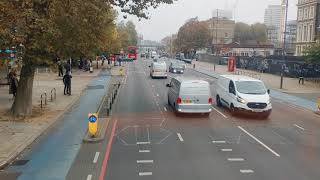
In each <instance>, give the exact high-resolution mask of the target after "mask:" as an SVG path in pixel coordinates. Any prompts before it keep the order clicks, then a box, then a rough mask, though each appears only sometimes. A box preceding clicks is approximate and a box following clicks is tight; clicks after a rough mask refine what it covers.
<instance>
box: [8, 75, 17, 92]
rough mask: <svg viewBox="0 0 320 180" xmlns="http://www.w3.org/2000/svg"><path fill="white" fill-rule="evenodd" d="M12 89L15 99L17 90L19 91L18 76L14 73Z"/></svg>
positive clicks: (11, 83)
mask: <svg viewBox="0 0 320 180" xmlns="http://www.w3.org/2000/svg"><path fill="white" fill-rule="evenodd" d="M10 81H11V82H10V88H11V92H12V94H13V97H14V98H15V97H16V96H17V90H18V79H17V74H16V73H13V74H12V77H11V80H10Z"/></svg>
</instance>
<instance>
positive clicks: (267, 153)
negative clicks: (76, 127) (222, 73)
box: [68, 59, 320, 180]
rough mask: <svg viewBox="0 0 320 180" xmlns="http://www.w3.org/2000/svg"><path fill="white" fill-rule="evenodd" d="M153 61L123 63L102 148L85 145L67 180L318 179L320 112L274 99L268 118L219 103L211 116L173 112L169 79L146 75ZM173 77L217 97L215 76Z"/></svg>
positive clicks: (193, 74)
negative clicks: (206, 85) (199, 83)
mask: <svg viewBox="0 0 320 180" xmlns="http://www.w3.org/2000/svg"><path fill="white" fill-rule="evenodd" d="M150 63H151V61H150V60H141V59H140V60H138V61H136V62H133V63H130V64H127V77H126V78H125V80H124V82H125V84H124V85H123V86H122V88H121V90H120V96H119V98H118V102H117V103H116V107H115V109H114V113H113V117H112V121H111V122H110V124H109V128H108V131H107V137H108V138H107V139H106V140H105V141H104V142H102V143H101V144H99V145H83V147H82V149H83V150H80V153H79V154H78V157H77V159H78V160H76V161H75V162H74V164H73V168H71V171H69V174H68V179H87V180H88V179H99V180H102V179H108V180H120V179H121V180H123V179H132V180H140V179H159V180H160V179H161V180H162V179H168V180H170V179H172V180H174V179H186V180H194V179H204V180H205V179H228V180H233V179H234V180H239V179H246V180H248V179H252V180H257V179H259V180H261V179H268V180H270V179H281V180H286V179H288V180H289V179H290V180H292V179H296V180H301V179H304V180H309V179H310V180H311V179H313V180H316V179H318V178H319V177H320V172H319V171H318V166H319V165H320V156H319V153H320V151H319V150H320V149H319V145H320V141H318V139H319V137H320V133H319V130H318V129H319V126H320V121H319V116H317V115H315V114H313V113H312V112H309V111H307V110H303V109H300V108H297V107H294V106H291V105H289V104H286V103H284V102H280V101H277V100H275V99H273V100H272V104H273V112H272V115H271V116H270V118H269V119H268V120H257V119H254V118H249V119H248V118H247V117H232V116H231V115H230V113H229V112H228V110H226V109H221V108H218V107H216V106H214V111H213V113H211V115H210V117H209V118H206V117H201V116H191V117H190V116H189V117H177V116H176V115H175V114H174V113H173V112H172V109H171V108H170V107H169V106H168V104H167V87H166V86H165V85H166V83H168V82H169V81H170V78H169V79H167V80H166V79H151V78H150V77H149V69H148V65H150ZM170 76H171V77H174V76H192V77H196V78H199V79H205V80H207V81H209V82H210V84H211V90H212V96H213V97H215V83H216V79H214V78H211V77H209V76H206V75H203V74H200V73H197V72H195V71H193V70H191V69H187V71H186V72H185V74H184V75H175V74H170ZM97 153H98V154H99V158H98V159H97V158H96V154H97ZM83 157H86V159H87V162H86V163H85V164H86V166H88V167H89V168H87V169H86V170H84V168H83V160H82V159H83ZM96 159H97V160H96ZM95 160H96V161H95Z"/></svg>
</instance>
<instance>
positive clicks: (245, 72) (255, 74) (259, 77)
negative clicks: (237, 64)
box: [234, 70, 261, 80]
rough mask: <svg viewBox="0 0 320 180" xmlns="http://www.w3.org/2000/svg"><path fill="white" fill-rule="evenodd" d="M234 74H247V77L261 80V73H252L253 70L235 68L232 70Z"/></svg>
mask: <svg viewBox="0 0 320 180" xmlns="http://www.w3.org/2000/svg"><path fill="white" fill-rule="evenodd" d="M234 74H235V75H243V76H249V77H252V78H255V79H260V80H261V73H253V72H247V71H242V70H236V71H235V72H234Z"/></svg>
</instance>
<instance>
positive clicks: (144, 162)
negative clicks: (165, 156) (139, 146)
mask: <svg viewBox="0 0 320 180" xmlns="http://www.w3.org/2000/svg"><path fill="white" fill-rule="evenodd" d="M137 163H138V164H148V163H153V160H137Z"/></svg>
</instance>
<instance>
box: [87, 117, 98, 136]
mask: <svg viewBox="0 0 320 180" xmlns="http://www.w3.org/2000/svg"><path fill="white" fill-rule="evenodd" d="M88 120H89V122H88V130H89V134H90V136H91V137H96V136H97V131H98V115H97V113H89V114H88Z"/></svg>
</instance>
